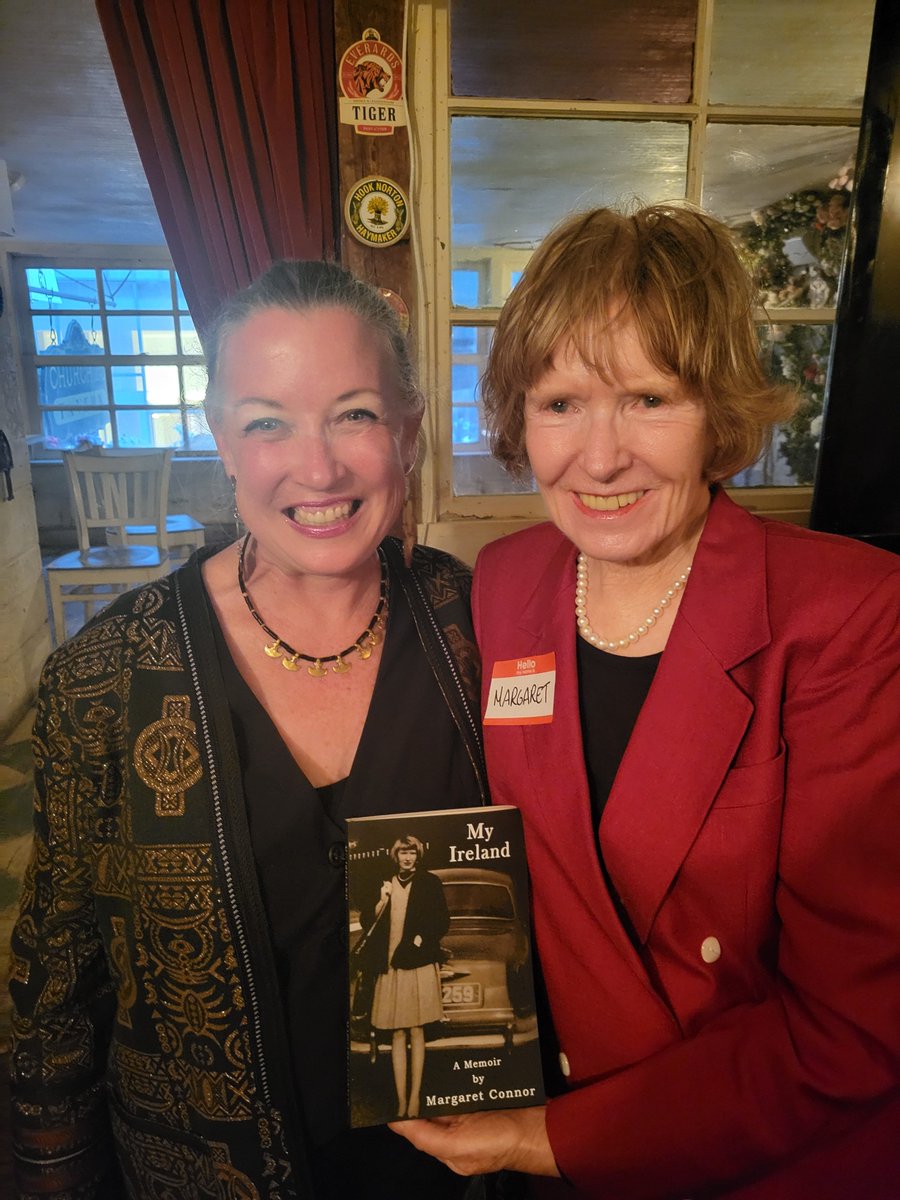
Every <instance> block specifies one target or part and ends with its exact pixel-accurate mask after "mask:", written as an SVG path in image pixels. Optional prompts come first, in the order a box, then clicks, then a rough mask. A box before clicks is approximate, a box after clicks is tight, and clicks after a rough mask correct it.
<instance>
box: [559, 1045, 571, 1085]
mask: <svg viewBox="0 0 900 1200" xmlns="http://www.w3.org/2000/svg"><path fill="white" fill-rule="evenodd" d="M559 1069H560V1070H561V1071H562V1073H563V1075H565V1077H566V1079H568V1078H569V1076H570V1075H571V1074H572V1068H571V1067H570V1066H569V1056H568V1054H566V1052H565V1050H560V1052H559Z"/></svg>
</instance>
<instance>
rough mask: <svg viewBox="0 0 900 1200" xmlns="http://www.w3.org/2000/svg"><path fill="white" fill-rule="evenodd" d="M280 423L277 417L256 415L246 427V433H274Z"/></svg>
mask: <svg viewBox="0 0 900 1200" xmlns="http://www.w3.org/2000/svg"><path fill="white" fill-rule="evenodd" d="M279 425H280V421H278V420H277V419H276V418H275V417H255V418H254V419H253V420H252V421H249V422H248V423H247V425H246V426H245V427H244V433H257V432H258V433H274V432H275V430H276V429H278V427H279Z"/></svg>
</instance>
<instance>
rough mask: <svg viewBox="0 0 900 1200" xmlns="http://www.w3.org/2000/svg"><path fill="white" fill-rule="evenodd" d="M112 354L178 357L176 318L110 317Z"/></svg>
mask: <svg viewBox="0 0 900 1200" xmlns="http://www.w3.org/2000/svg"><path fill="white" fill-rule="evenodd" d="M106 322H107V325H108V327H109V352H110V354H177V353H178V346H177V344H176V341H175V318H174V317H145V316H142V315H141V314H139V313H135V314H134V315H133V316H130V317H107V319H106Z"/></svg>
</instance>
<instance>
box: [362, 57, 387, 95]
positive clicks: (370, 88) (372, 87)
mask: <svg viewBox="0 0 900 1200" xmlns="http://www.w3.org/2000/svg"><path fill="white" fill-rule="evenodd" d="M352 79H353V86H354V88H355V89H356V91H357V93H358V94H359V95H360V96H371V95H372V93H373V92H377V93H378V95H379V96H385V95H387V92H388V90H389V88H390V86H391V75H390V73H389V72H388V71H386V70H385V69H384V67H383V66H382V65H381V63H380V62H378V61H377V60H376V59H374V58H361V59H360V60H359V62H358V63H356V64H355V66H354V67H353V75H352Z"/></svg>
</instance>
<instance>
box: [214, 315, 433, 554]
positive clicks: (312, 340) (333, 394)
mask: <svg viewBox="0 0 900 1200" xmlns="http://www.w3.org/2000/svg"><path fill="white" fill-rule="evenodd" d="M219 375H220V378H219V384H218V392H219V394H220V395H221V411H222V419H221V421H220V422H219V424H218V425H217V426H216V439H217V442H218V445H219V451H220V453H221V455H222V461H223V463H224V464H225V469H226V471H227V473H228V474H229V475H233V476H234V477H235V479H236V499H237V507H238V510H239V512H240V514H241V517H242V519H243V521H244V524H245V525H246V526H247V528H248V529H249V530H251V532H252V533H253V536H254V539H255V542H256V546H257V555H258V558H259V560H260V562H263V563H269V564H271V565H273V566H275V567H277V568H278V569H280V570H281V571H283V572H285V573H287V574H288V575H295V574H297V573H300V574H307V573H308V574H312V575H322V576H332V577H334V576H340V575H350V574H353V573H355V572H357V571H360V570H363V569H368V570H371V567H372V563H373V561H374V553H375V548H376V546H377V545H378V544H379V542H381V541H382V539H383V538H384V537H385V536H386V535H387V534H388V533H390V532H391V530H392V529H393V528H394V526H395V525H396V523H397V521H398V518H399V515H400V510H401V508H402V506H403V500H404V495H405V482H406V481H405V475H404V471H405V468H406V465H407V464H408V463H409V462H411V461H412V459H413V458H414V457H415V438H416V434H417V432H418V423H419V418H418V415H416V414H411V413H410V412H409V411H408V410H406V409H405V408H404V404H403V401H402V399H401V396H400V384H399V377H398V372H397V367H396V363H395V362H394V359H393V355H392V354H391V352H390V350H389V348H388V346H387V344H386V343H385V342H383V341H382V339H381V338H378V337H373V336H372V331H371V329H370V328H369V327H368V326H366V325H365V324H364V323H363V322H362V321H361V320H360V318H359V317H357V316H355V315H354V314H353V313H350V312H348V311H347V310H345V309H338V308H323V309H314V310H311V311H295V310H288V309H268V310H265V311H262V312H259V313H256V314H255V315H254V316H252V317H251V318H250V319H249V320H247V321H246V322H245V323H244V324H243V325H240V326H239V327H238V328H237V329H235V330H234V332H233V333H232V334H231V335H230V336H229V338H228V340H227V342H226V343H225V347H224V350H223V353H222V358H221V365H220V370H219Z"/></svg>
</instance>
